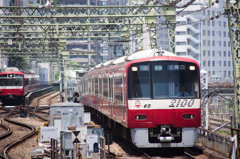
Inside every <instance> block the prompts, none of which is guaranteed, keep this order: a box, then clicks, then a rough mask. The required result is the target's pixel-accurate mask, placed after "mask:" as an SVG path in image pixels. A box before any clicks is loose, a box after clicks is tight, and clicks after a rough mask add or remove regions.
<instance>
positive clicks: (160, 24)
mask: <svg viewBox="0 0 240 159" xmlns="http://www.w3.org/2000/svg"><path fill="white" fill-rule="evenodd" d="M156 2H158V3H160V4H161V5H162V6H169V7H172V6H171V5H169V4H164V3H162V2H160V1H158V0H157V1H156ZM193 2H194V0H191V1H190V2H188V3H186V4H184V5H183V6H181V7H183V8H182V9H181V10H180V11H178V12H177V14H176V15H175V16H172V17H170V18H168V19H166V20H165V21H164V22H162V23H159V24H157V25H156V27H158V26H162V25H166V24H167V22H168V21H170V20H172V19H173V18H176V17H177V16H181V17H183V16H186V15H188V14H192V13H194V12H199V11H202V10H204V9H208V8H209V6H204V7H202V8H200V9H197V10H195V11H192V12H188V13H186V14H183V15H179V14H180V13H181V12H183V11H184V10H185V9H186V8H187V7H188V6H189V5H191V4H192V3H193ZM213 4H214V3H213ZM167 10H168V9H166V11H167ZM166 11H165V12H166ZM165 12H164V13H165ZM164 13H163V14H164ZM211 18H212V17H210V18H209V20H212V19H211ZM203 20H207V18H205V19H201V20H199V21H197V22H191V23H187V24H182V25H178V26H183V25H189V24H192V23H198V22H200V21H203ZM129 25H130V24H129ZM178 26H177V25H176V27H178ZM167 28H168V27H165V28H160V29H156V31H159V30H164V29H167ZM150 30H151V28H149V29H147V30H146V31H143V30H140V31H138V32H137V33H133V34H130V35H129V36H127V37H124V39H127V38H130V37H132V36H135V35H138V34H139V33H145V32H149V31H150ZM129 41H133V40H129Z"/></svg>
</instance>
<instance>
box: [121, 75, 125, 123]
mask: <svg viewBox="0 0 240 159" xmlns="http://www.w3.org/2000/svg"><path fill="white" fill-rule="evenodd" d="M121 94H122V103H121V104H122V109H123V121H126V105H125V77H124V74H123V75H122V83H121Z"/></svg>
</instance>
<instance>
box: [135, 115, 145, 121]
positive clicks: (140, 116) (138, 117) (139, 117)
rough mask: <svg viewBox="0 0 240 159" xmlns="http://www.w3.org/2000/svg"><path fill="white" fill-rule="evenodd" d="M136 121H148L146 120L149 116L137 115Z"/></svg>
mask: <svg viewBox="0 0 240 159" xmlns="http://www.w3.org/2000/svg"><path fill="white" fill-rule="evenodd" d="M135 119H136V120H146V119H147V116H146V115H136V116H135Z"/></svg>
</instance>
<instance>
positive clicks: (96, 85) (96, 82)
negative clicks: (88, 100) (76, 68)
mask: <svg viewBox="0 0 240 159" xmlns="http://www.w3.org/2000/svg"><path fill="white" fill-rule="evenodd" d="M95 93H96V94H98V78H95Z"/></svg>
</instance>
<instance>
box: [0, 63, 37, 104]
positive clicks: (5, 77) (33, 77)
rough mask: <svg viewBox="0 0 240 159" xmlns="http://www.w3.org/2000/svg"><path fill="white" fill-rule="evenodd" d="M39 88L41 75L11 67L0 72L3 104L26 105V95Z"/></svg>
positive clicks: (0, 97) (0, 96)
mask: <svg viewBox="0 0 240 159" xmlns="http://www.w3.org/2000/svg"><path fill="white" fill-rule="evenodd" d="M37 89H39V75H38V74H35V73H33V72H28V73H23V72H20V71H19V69H18V68H15V67H9V68H6V70H5V71H4V72H1V73H0V100H1V102H2V103H3V105H22V104H23V105H24V104H25V95H27V94H28V93H29V92H31V91H33V90H37Z"/></svg>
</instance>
